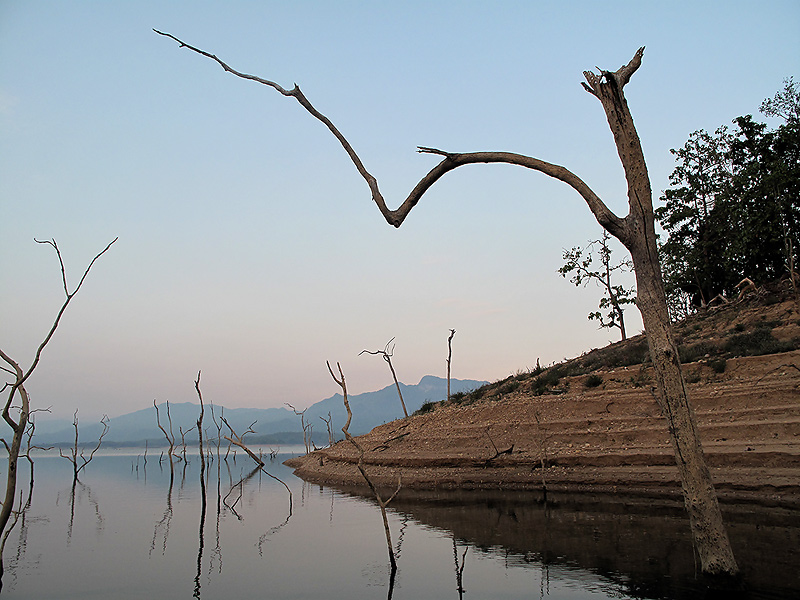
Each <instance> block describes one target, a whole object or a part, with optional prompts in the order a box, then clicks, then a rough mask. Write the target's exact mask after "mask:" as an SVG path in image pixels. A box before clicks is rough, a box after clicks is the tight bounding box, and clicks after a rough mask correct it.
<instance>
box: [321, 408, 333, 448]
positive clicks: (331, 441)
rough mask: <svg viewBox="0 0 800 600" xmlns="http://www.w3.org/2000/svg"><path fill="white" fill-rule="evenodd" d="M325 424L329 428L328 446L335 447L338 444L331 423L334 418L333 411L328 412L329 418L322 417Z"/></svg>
mask: <svg viewBox="0 0 800 600" xmlns="http://www.w3.org/2000/svg"><path fill="white" fill-rule="evenodd" d="M320 419H322V420H323V421H324V422H325V426H326V427H327V428H328V446H333V445H334V444H335V443H336V440H335V439H334V437H333V430H332V429H331V421H333V417H332V416H331V411H328V418H327V419H326V418H325V417H320Z"/></svg>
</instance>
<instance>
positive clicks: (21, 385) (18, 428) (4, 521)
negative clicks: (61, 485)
mask: <svg viewBox="0 0 800 600" xmlns="http://www.w3.org/2000/svg"><path fill="white" fill-rule="evenodd" d="M34 241H35V242H37V243H39V244H48V245H50V246H52V247H53V249H54V250H55V252H56V255H57V256H58V263H59V266H60V267H61V282H62V284H63V289H64V296H65V298H64V302H63V303H62V304H61V308H60V310H59V311H58V314H57V315H56V318H55V321H53V325H52V326H51V327H50V330H49V331H48V332H47V335H46V336H45V338H44V341H42V343H41V344H39V347H38V348H37V349H36V354H35V356H34V358H33V362H32V363H31V365H30V366H29V367H28V368H27V369H26V370H23V368H22V367H21V366H20V365H19V363H17V362H16V361H15V360H14V359H12V358H11V357H10V356H8V355H7V354H6V353H5V352H4V351H3V350H2V349H0V358H2V359H3V361H4V362H5V363H6V364H7V365H8V367H4V366H0V370H2V371H4V372H5V373H8V374H10V375H11V376H12V381H9V382H6V383H5V385H4V386H3V387H2V390H1V391H3V392H6V393H7V394H8V395H7V397H6V402H5V405H4V406H3V420H4V421H5V422H6V424H8V426H9V427H10V428H11V431H12V437H11V445H10V446H9V444H8V443H6V441H5V439H3V440H2V441H3V444H4V445H5V447H6V451H7V452H8V475H7V477H6V493H5V496H4V498H3V508H2V510H0V536H1V535H3V533H4V532H5V529H6V526H7V525H8V520H9V518H10V517H11V513H12V510H13V508H14V501H15V497H16V491H17V459H18V458H19V450H20V446H21V444H22V438H23V436H24V435H25V431H26V429H27V425H28V417H29V415H30V412H31V407H30V396H29V395H28V391H27V390H26V389H25V382H26V381H27V380H28V378H29V377H30V376H31V375H32V374H33V371H34V370H35V369H36V367H37V366H38V365H39V361H40V360H41V358H42V352H43V351H44V349H45V347H46V346H47V344H48V343H49V342H50V340H51V339H52V338H53V334H55V332H56V329H58V325H59V324H60V323H61V317H63V316H64V312H65V311H66V310H67V306H69V303H70V302H72V299H73V298H74V297H75V294H77V293H78V291H79V290H80V289H81V286H82V285H83V282H84V281H85V280H86V276H87V275H88V274H89V271H90V270H91V268H92V266H93V265H94V263H95V261H96V260H97V259H98V258H100V257H101V256H102V255H103V254H105V253H106V251H107V250H108V249H109V248H110V247H111V244H113V243H114V242H116V241H117V238H114V240H112V241H111V243H109V244H108V245H107V246H106V247H105V248H104V249H103V251H102V252H100V253H99V254H97V255H96V256H95V257H94V258H93V259H92V261H91V262H90V263H89V266H88V267H86V270H85V271H84V273H83V277H81V279H80V281H79V282H78V285H77V286H76V287H75V289H74V290H72V291H71V292H70V291H69V287H68V286H67V273H66V269H65V267H64V261H63V259H62V258H61V251H60V250H59V249H58V244H56V241H55V240H44V241H39V240H34ZM9 367H10V368H9ZM17 397H19V402H20V404H19V406H18V407H17V406H14V402H15V401H16V400H17ZM12 411H18V412H17V414H16V415H14V414H12ZM2 560H3V557H2V555H0V588H1V587H2V575H3V563H2Z"/></svg>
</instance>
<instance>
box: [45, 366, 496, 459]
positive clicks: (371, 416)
mask: <svg viewBox="0 0 800 600" xmlns="http://www.w3.org/2000/svg"><path fill="white" fill-rule="evenodd" d="M484 383H486V382H485V381H474V380H469V379H466V380H464V379H451V380H450V390H451V393H456V392H464V391H469V390H472V389H475V388H477V387H480V386H481V385H483V384H484ZM400 390H401V391H402V393H403V400H404V401H405V404H406V408H407V409H408V412H409V414H411V413H412V412H414V411H415V410H417V409H418V408H419V407H420V406H422V404H423V403H424V402H425V401H432V402H437V401H439V400H443V399H444V398H445V396H446V395H447V380H446V379H442V378H441V377H434V376H432V375H426V376H425V377H423V378H422V379H421V380H420V382H419V383H418V384H416V385H406V384H403V383H401V384H400ZM349 401H350V408H351V409H352V411H353V421H352V423H351V424H350V432H351V433H353V434H354V435H358V434H361V433H366V432H368V431H369V430H371V429H372V428H373V427H375V426H377V425H381V424H383V423H386V422H388V421H393V420H394V419H399V418H401V417H402V416H403V409H402V407H401V405H400V399H399V397H398V395H397V389H396V388H395V386H394V384H392V385H389V386H386V387H385V388H383V389H381V390H378V391H375V392H366V393H364V394H356V395H354V396H349ZM205 409H206V410H205V416H204V429H206V430H207V431H208V435H209V436H213V437H216V426H215V425H214V422H213V420H212V413H211V405H210V404H206V406H205ZM158 410H159V413H160V417H161V424H162V425H163V426H164V428H165V429H167V431H169V421H168V419H167V410H166V404H160V405H159V406H158ZM169 410H170V417H171V419H172V433H173V434H174V436H175V442H176V444H179V443H180V441H181V431H183V433H184V435H186V434H187V432H188V431H189V430H192V428H193V427H195V426H196V423H197V417H198V416H199V410H200V407H199V405H198V404H192V403H191V402H184V403H179V404H170V405H169ZM221 414H223V415H224V416H225V419H226V420H227V421H228V422H229V423H230V425H231V426H232V427H233V428H234V429H235V430H236V432H237V433H239V434H242V433H243V432H244V431H246V430H247V428H248V427H249V426H250V425H251V424H252V423H254V422H255V424H254V425H253V429H254V430H255V432H256V433H255V434H249V435H248V436H247V438H246V440H249V441H250V442H251V443H254V444H255V443H261V444H270V443H273V444H287V443H302V441H303V436H302V428H301V423H300V417H298V416H296V415H295V414H294V413H293V412H292V411H291V410H289V409H287V408H226V407H222V406H217V405H214V416H215V417H216V418H217V422H220V421H219V417H220V415H221ZM329 414H330V416H331V429H332V431H333V432H334V433H335V434H336V438H337V439H340V438H341V437H342V432H341V429H342V427H343V426H344V424H345V422H346V421H347V412H346V411H345V408H344V402H343V399H342V395H341V394H336V395H334V396H331V397H330V398H326V399H325V400H321V401H320V402H317V403H316V404H312V405H311V406H309V407H308V409H306V411H305V413H304V417H303V418H304V420H305V423H308V424H310V425H311V427H312V431H313V440H314V443H316V444H317V445H318V446H323V445H327V443H328V431H327V425H326V423H325V422H323V420H322V419H321V417H325V419H328V415H329ZM220 424H221V423H220ZM102 430H103V427H102V425H101V424H100V423H86V422H83V423H81V424H80V426H79V437H80V442H81V444H82V445H83V444H86V445H90V444H93V443H96V441H97V438H98V437H99V436H100V433H101V432H102ZM227 433H228V430H227V428H226V427H225V426H224V425H222V434H223V435H226V434H227ZM74 437H75V430H74V429H73V427H72V424H71V423H70V422H69V421H66V420H59V421H42V423H41V425H37V428H36V435H35V438H34V443H36V444H38V445H40V446H52V445H70V444H72V440H73V439H74ZM186 439H187V442H188V441H191V442H192V443H194V442H195V441H196V440H197V433H196V432H195V431H194V430H192V431H191V433H189V434H188V436H187V438H186ZM145 441H147V443H148V444H149V445H150V446H165V445H166V438H165V437H164V434H163V433H162V432H161V431H160V430H159V429H158V426H157V423H156V415H155V409H154V408H153V407H152V406H150V407H148V408H145V409H142V410H138V411H136V412H132V413H128V414H125V415H121V416H119V417H114V418H113V419H110V420H109V430H108V433H107V434H106V437H105V438H104V440H103V444H104V445H106V446H144V444H145Z"/></svg>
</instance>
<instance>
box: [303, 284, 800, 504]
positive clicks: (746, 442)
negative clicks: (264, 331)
mask: <svg viewBox="0 0 800 600" xmlns="http://www.w3.org/2000/svg"><path fill="white" fill-rule="evenodd" d="M676 332H677V337H678V340H679V341H680V343H681V345H682V348H681V350H682V355H683V358H684V373H685V376H686V380H687V383H688V390H689V395H690V399H691V402H692V403H693V406H694V407H695V412H696V415H697V419H698V423H699V427H700V433H701V437H702V441H703V447H704V450H705V453H706V457H707V460H708V462H709V466H710V468H711V471H712V476H713V479H714V485H715V487H716V489H717V492H718V494H719V496H720V499H721V500H722V501H723V502H725V501H732V502H737V503H739V502H756V503H758V504H766V505H770V506H782V507H785V508H790V509H796V508H800V350H798V349H797V348H800V314H799V313H798V311H797V305H796V303H795V302H794V301H793V299H792V298H791V296H789V295H787V294H785V293H784V294H780V293H776V292H774V291H773V292H762V294H761V295H760V296H758V297H756V296H753V297H751V298H749V299H745V300H744V301H742V302H740V303H737V304H733V305H726V306H724V307H720V308H717V309H715V310H711V311H708V312H707V313H705V314H702V315H695V316H693V317H691V318H690V319H688V320H686V321H684V322H682V323H681V324H680V326H678V327H677V328H676ZM762 352H767V353H766V354H760V353H762ZM748 354H758V355H748ZM643 359H644V362H643ZM424 408H427V409H428V410H427V412H425V413H423V414H417V415H414V416H411V417H409V418H407V419H401V420H397V421H393V422H391V423H387V424H385V425H382V426H380V427H377V428H375V429H374V430H372V431H371V432H370V433H369V434H366V435H364V436H361V437H359V438H358V441H359V443H360V444H361V446H362V447H363V448H364V449H365V450H366V452H365V455H364V467H365V469H366V471H367V473H368V475H369V476H370V477H371V478H372V479H373V480H374V481H375V482H376V483H377V484H379V485H382V486H387V487H388V486H395V485H396V483H397V480H398V477H401V478H402V486H403V488H404V489H406V488H413V489H420V490H422V489H504V490H513V489H521V490H542V489H543V487H546V488H547V490H548V492H550V491H553V492H574V491H582V492H592V493H612V494H614V493H621V494H625V495H628V496H630V495H634V496H635V495H643V496H658V497H664V498H667V497H674V498H676V499H677V498H679V497H680V483H679V479H678V472H677V469H676V467H675V463H674V457H673V453H672V447H671V445H670V442H669V436H668V433H667V426H666V421H665V420H664V418H663V417H662V416H661V415H660V411H659V408H658V406H657V405H656V402H655V400H654V397H653V380H652V367H650V366H648V365H647V361H646V343H645V341H644V339H643V336H638V337H637V338H633V339H631V340H628V341H626V342H621V343H618V344H613V345H611V346H609V347H607V348H604V349H600V350H595V351H592V352H590V353H587V354H585V355H583V356H581V357H579V358H576V359H574V360H572V361H568V362H566V363H563V364H561V365H556V366H555V367H551V368H550V369H545V370H541V371H540V370H538V369H537V370H536V371H535V372H532V373H521V374H519V375H517V376H514V377H510V378H508V379H506V380H503V381H500V382H496V383H494V384H491V385H489V386H486V387H485V388H482V389H480V390H476V391H475V392H473V393H471V394H469V395H464V396H461V395H459V396H458V397H456V398H454V399H452V400H451V401H450V402H443V403H439V404H436V405H433V406H428V407H424ZM357 462H358V452H357V451H356V449H355V448H354V447H353V445H352V444H350V443H349V442H347V441H342V442H339V443H338V444H336V445H334V446H333V447H330V448H325V449H322V450H317V451H315V452H312V453H311V454H309V455H307V456H304V457H299V458H295V459H291V460H290V461H287V464H289V465H290V466H292V467H294V468H295V469H296V474H297V475H299V476H300V477H302V478H303V479H306V480H310V481H314V482H317V483H327V484H333V485H341V486H363V484H364V480H363V478H362V476H361V474H360V473H359V472H358V470H357V468H356V464H357Z"/></svg>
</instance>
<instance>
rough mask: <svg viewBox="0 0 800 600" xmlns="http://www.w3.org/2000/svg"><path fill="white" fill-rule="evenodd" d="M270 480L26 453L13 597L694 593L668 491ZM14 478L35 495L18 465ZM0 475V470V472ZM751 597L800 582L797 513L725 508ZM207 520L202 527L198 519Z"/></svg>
mask: <svg viewBox="0 0 800 600" xmlns="http://www.w3.org/2000/svg"><path fill="white" fill-rule="evenodd" d="M289 456H293V454H291V453H282V454H280V455H279V456H278V457H276V459H275V460H273V461H271V462H269V461H268V462H267V465H266V468H267V470H268V471H269V473H271V474H272V475H275V476H276V477H279V478H281V479H282V480H283V481H285V482H286V484H287V485H288V486H289V488H290V489H291V491H292V502H291V505H290V501H289V494H288V492H287V490H286V488H284V487H283V485H282V484H281V483H279V482H277V481H275V480H274V479H271V478H270V477H268V476H267V475H265V474H263V473H261V472H259V471H255V472H254V471H253V467H254V463H252V461H250V460H249V459H247V458H246V457H244V456H242V455H241V453H240V454H239V456H238V457H237V458H236V461H235V462H234V461H233V460H232V459H229V460H228V461H227V462H225V461H216V460H215V461H214V462H213V463H211V465H210V466H209V469H208V472H207V478H206V480H205V481H204V485H205V488H206V502H205V503H203V501H202V493H201V485H200V473H199V471H200V460H199V458H198V457H197V456H196V454H195V455H193V456H190V460H189V464H188V465H184V464H183V463H180V462H176V464H175V469H174V471H173V475H172V477H171V476H170V469H169V465H168V463H167V462H166V461H162V462H159V457H158V454H157V453H156V454H155V455H154V453H153V450H152V449H151V450H150V452H149V456H148V460H147V464H146V465H145V464H144V460H143V457H142V456H137V455H132V454H126V453H125V452H122V451H120V452H107V453H104V454H103V455H99V454H98V455H97V456H96V457H95V459H94V460H93V461H92V462H91V463H90V464H89V466H88V467H87V468H86V470H85V471H84V472H83V473H82V474H81V477H80V482H79V483H78V484H77V485H76V486H75V487H74V490H73V486H72V469H71V465H70V464H69V463H68V462H67V461H66V460H63V459H61V458H60V457H58V456H52V455H48V456H39V457H36V460H35V485H34V491H33V496H32V501H31V504H30V507H29V508H28V510H27V511H26V512H25V514H24V516H23V517H22V518H21V519H20V521H19V522H18V523H17V524H16V526H15V528H14V529H13V530H12V532H11V534H10V536H9V538H8V541H7V544H6V548H5V552H4V558H5V575H4V577H3V590H2V596H3V597H5V598H42V599H47V598H53V599H56V598H57V599H60V600H64V599H70V598H81V599H85V598H103V599H129V598H145V597H147V598H192V597H196V598H206V599H209V600H210V599H214V598H237V599H238V598H271V599H290V598H293V599H296V598H326V599H333V600H336V599H345V598H346V599H360V598H370V599H373V598H388V597H391V598H395V599H408V598H414V599H418V598H455V599H461V598H467V599H478V598H553V599H569V598H598V599H606V598H696V597H698V595H699V594H701V589H702V588H701V586H700V585H699V583H698V581H697V579H696V576H695V573H696V570H697V566H696V564H695V559H694V556H693V552H692V547H691V543H690V539H689V525H688V521H687V519H686V516H685V513H684V512H683V510H682V508H681V506H680V505H677V504H676V503H674V502H670V501H660V502H656V501H652V500H648V501H644V500H634V499H629V500H625V499H622V498H616V497H615V498H609V497H599V496H589V495H584V496H579V497H575V496H557V495H552V494H551V496H550V497H549V498H548V502H547V503H546V504H545V503H543V502H541V498H539V497H537V495H536V494H531V493H499V492H494V493H486V492H483V493H479V492H473V493H464V492H462V493H445V492H441V493H433V492H426V493H422V492H412V491H411V490H402V491H401V492H400V494H399V495H398V497H397V498H396V499H395V500H394V501H393V502H392V504H391V505H390V507H389V522H390V527H391V531H392V538H393V540H392V541H393V545H394V548H395V552H396V556H397V564H398V570H397V573H396V576H395V577H394V580H393V581H392V578H391V577H390V569H389V560H388V553H387V546H386V539H385V537H384V531H383V524H382V521H381V515H380V511H379V509H378V507H377V505H376V503H375V502H374V501H373V500H372V499H369V498H365V497H362V496H360V495H358V494H357V493H355V491H349V492H348V491H345V490H336V489H333V488H329V487H321V486H319V485H314V484H309V483H306V482H303V481H302V480H300V479H298V478H296V477H294V476H293V475H292V474H291V470H290V469H289V468H288V467H285V466H284V465H282V464H281V461H283V460H285V459H287V458H289ZM19 465H20V476H21V477H20V479H21V481H20V485H19V489H20V490H22V491H23V492H24V493H25V495H27V492H28V463H27V461H25V460H24V459H22V460H21V461H20V463H19ZM3 476H5V468H3ZM726 517H727V520H728V524H729V531H730V535H731V540H732V543H733V546H734V551H735V553H736V555H737V559H738V560H739V564H740V566H741V567H742V569H743V571H744V573H745V576H746V580H747V581H748V584H749V590H750V593H749V595H748V596H747V597H750V598H787V597H792V596H796V594H797V593H798V592H800V514H798V512H797V511H790V510H786V509H782V508H780V507H771V508H768V509H759V508H754V507H726ZM201 523H202V526H201Z"/></svg>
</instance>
